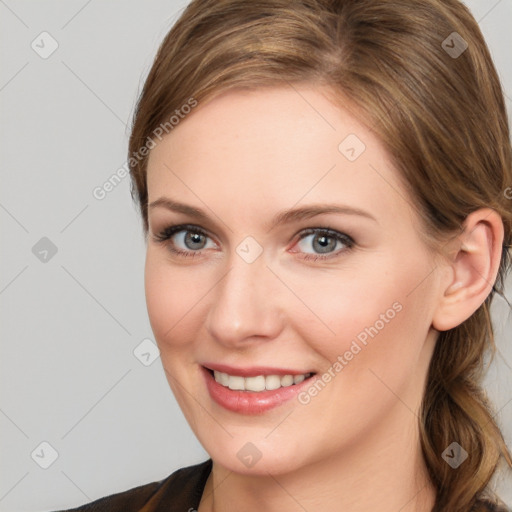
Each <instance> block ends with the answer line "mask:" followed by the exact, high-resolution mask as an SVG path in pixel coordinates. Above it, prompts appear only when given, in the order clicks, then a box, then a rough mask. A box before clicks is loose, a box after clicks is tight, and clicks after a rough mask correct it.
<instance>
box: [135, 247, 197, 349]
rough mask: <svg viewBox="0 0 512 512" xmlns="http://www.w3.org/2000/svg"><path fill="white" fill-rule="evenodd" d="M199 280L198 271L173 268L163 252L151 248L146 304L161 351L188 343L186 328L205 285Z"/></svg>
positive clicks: (147, 260)
mask: <svg viewBox="0 0 512 512" xmlns="http://www.w3.org/2000/svg"><path fill="white" fill-rule="evenodd" d="M200 280H201V279H200V276H199V275H198V274H197V272H196V273H195V274H192V273H189V272H186V271H183V270H179V269H177V270H173V269H172V267H171V265H170V264H169V262H167V261H166V260H165V258H163V257H162V255H161V254H156V251H153V250H152V249H151V248H148V251H147V255H146V265H145V279H144V281H145V291H146V304H147V309H148V315H149V320H150V323H151V328H152V330H153V333H154V335H155V338H156V341H157V343H158V345H159V347H160V350H161V351H166V350H169V349H171V348H172V347H175V348H178V347H179V345H180V344H181V345H184V344H186V343H187V339H188V338H189V337H188V336H187V332H186V329H187V326H188V327H190V321H189V320H190V318H191V317H192V316H193V314H194V312H195V309H196V308H197V307H198V306H199V301H200V299H201V297H200V295H199V292H200V291H201V290H204V289H205V286H204V284H203V285H202V286H200V282H199V281H200ZM203 293H204V292H203ZM192 324H193V322H192ZM184 329H185V331H184ZM178 333H179V335H178Z"/></svg>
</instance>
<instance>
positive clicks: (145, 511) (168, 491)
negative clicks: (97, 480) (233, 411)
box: [56, 459, 212, 512]
mask: <svg viewBox="0 0 512 512" xmlns="http://www.w3.org/2000/svg"><path fill="white" fill-rule="evenodd" d="M211 469H212V460H211V459H208V460H207V461H205V462H202V463H201V464H196V465H195V466H188V467H186V468H181V469H178V470H177V471H175V472H174V473H172V474H171V475H169V476H168V477H167V478H165V479H163V480H160V481H158V482H152V483H150V484H145V485H141V486H139V487H134V488H133V489H129V490H127V491H124V492H120V493H117V494H112V495H110V496H106V497H104V498H100V499H98V500H96V501H93V502H91V503H87V504H86V505H82V506H80V507H77V508H72V509H68V510H61V511H56V512H193V511H197V508H198V507H199V502H200V501H201V496H202V495H203V490H204V486H205V485H206V480H207V479H208V476H209V474H210V471H211ZM190 509H192V510H190Z"/></svg>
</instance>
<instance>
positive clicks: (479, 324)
mask: <svg viewBox="0 0 512 512" xmlns="http://www.w3.org/2000/svg"><path fill="white" fill-rule="evenodd" d="M454 33H456V34H454ZM464 43H465V44H467V48H466V49H465V44H464ZM464 49H465V50H464ZM297 83H309V84H318V85H321V86H327V87H328V88H329V90H331V91H332V101H334V102H335V101H340V100H341V99H343V98H345V99H348V100H349V101H350V104H351V105H354V106H355V107H356V108H357V109H358V112H359V114H360V116H361V117H362V119H364V120H365V122H366V124H367V125H368V126H369V127H370V129H371V130H373V131H374V132H375V134H376V135H377V137H378V138H379V139H380V141H381V142H382V143H383V144H384V147H385V148H386V150H387V151H388V153H389V155H390V156H391V158H392V161H393V163H394V165H395V167H396V168H397V169H398V171H399V173H400V175H401V177H402V179H403V180H404V183H405V184H406V186H407V187H408V189H409V191H410V194H411V197H413V198H414V200H415V201H414V203H415V204H416V207H417V210H418V213H419V214H420V216H421V218H422V219H423V224H424V231H425V236H426V240H428V241H430V242H431V243H432V245H433V246H437V247H438V248H439V247H441V246H442V243H444V242H445V241H446V240H447V239H448V238H449V237H450V236H451V237H453V236H456V235H458V234H459V233H460V229H461V225H462V223H463V221H464V219H465V218H466V217H467V216H468V215H469V214H470V213H471V212H473V211H475V210H477V209H478V208H481V207H490V208H493V209H494V210H495V211H497V212H498V213H499V214H500V216H501V218H502V220H503V224H504V228H505V247H504V249H503V251H502V258H501V264H500V269H499V275H498V277H497V280H496V283H495V285H494V287H493V290H492V292H491V293H490V294H489V296H488V297H487V299H486V300H485V302H484V303H483V304H482V305H481V307H480V308H479V309H478V310H477V311H476V312H475V313H474V314H473V315H472V316H471V317H470V318H469V319H468V320H466V321H465V322H463V323H462V324H461V325H459V326H458V327H456V328H454V329H451V330H449V331H446V332H441V333H440V335H439V338H438V340H437V344H436V348H435V351H434V354H433V357H432V361H431V364H430V368H429V374H428V379H427V384H426V390H425V395H424V400H423V403H422V410H421V417H420V426H419V428H420V434H421V443H422V449H423V454H424V459H425V463H426V466H427V468H428V471H429V475H430V478H431V480H432V482H433V484H434V485H435V488H436V490H437V498H436V504H435V507H434V511H436V512H437V511H449V512H468V511H470V510H472V511H480V510H487V508H485V505H484V502H483V498H484V497H486V496H488V497H489V498H490V497H491V494H490V491H488V487H489V486H488V484H489V481H490V479H491V477H492V475H493V474H494V473H495V471H496V468H497V466H498V462H499V460H500V456H501V455H503V456H504V458H505V460H506V461H507V462H508V464H509V466H512V458H511V456H510V453H509V451H508V449H507V447H506V445H505V442H504V439H503V437H502V434H501V432H500V429H499V427H498V425H497V424H496V422H495V420H494V417H493V412H492V409H491V407H490V404H489V403H488V401H487V399H486V397H485V394H484V392H483V391H482V388H481V386H480V382H481V377H482V372H483V366H484V363H483V360H484V355H485V354H486V351H487V350H489V349H490V351H491V354H493V353H494V350H495V348H494V338H493V329H492V326H491V322H490V318H489V306H490V303H491V300H492V298H493V295H494V293H495V292H498V293H499V294H500V295H503V285H504V280H505V276H506V274H507V272H508V270H509V269H510V253H509V251H508V250H507V248H508V247H509V246H510V243H511V239H512V212H511V208H510V203H509V202H508V201H509V200H510V197H507V196H508V194H506V193H505V192H506V190H511V189H510V188H509V187H511V186H512V149H511V144H510V134H509V126H508V120H507V114H506V109H505V103H504V97H503V92H502V89H501V85H500V81H499V78H498V75H497V73H496V70H495V68H494V65H493V62H492V59H491V56H490V54H489V50H488V48H487V46H486V43H485V41H484V39H483V36H482V34H481V32H480V29H479V27H478V24H477V22H476V21H475V20H474V18H473V17H472V15H471V14H470V12H469V11H468V9H467V8H466V7H465V6H464V5H463V4H462V3H460V2H459V1H458V0H395V1H393V2H390V1H388V0H251V1H250V2H248V1H246V0H195V1H193V2H191V3H190V4H189V5H188V7H187V8H186V9H185V11H184V12H183V13H182V15H181V17H180V19H179V20H178V21H177V23H176V24H175V25H174V26H173V28H172V29H171V31H170V32H169V34H168V35H167V37H166V38H165V40H164V41H163V43H162V45H161V47H160V49H159V51H158V54H157V56H156V59H155V62H154V64H153V67H152V69H151V71H150V73H149V76H148V78H147V80H146V82H145V86H144V89H143V91H142V94H141V97H140V99H139V102H138V105H137V109H136V112H135V116H134V122H133V129H132V134H131V138H130V144H129V152H130V155H131V158H130V160H129V165H130V172H131V177H132V180H133V181H132V187H133V188H132V194H133V195H134V197H135V198H136V199H137V201H138V203H139V205H140V209H141V213H142V219H143V222H144V231H145V232H146V233H147V230H148V221H147V200H148V195H147V188H146V167H147V156H143V157H142V158H139V157H137V158H133V155H140V148H141V147H143V146H144V145H147V144H148V141H151V140H152V139H154V137H155V134H156V133H160V132H158V130H159V128H158V127H159V126H161V125H162V124H163V125H165V126H167V128H168V129H166V130H165V131H166V132H168V131H169V130H170V129H172V126H170V125H169V123H168V122H167V121H166V119H167V118H168V116H169V115H170V114H171V113H172V112H177V111H180V112H182V110H181V109H182V107H183V106H184V105H186V104H190V101H191V98H193V101H197V102H198V103H199V104H201V103H205V102H206V101H209V100H210V99H212V98H213V97H214V96H215V95H217V94H219V93H220V92H224V91H226V90H228V89H235V88H260V87H265V86H278V85H283V84H289V85H293V84H297ZM180 117H181V116H180ZM166 123H167V124H166ZM452 442H457V443H459V444H460V445H461V446H462V447H463V448H464V449H465V450H466V452H468V454H469V456H468V458H467V460H466V461H465V462H464V463H463V464H461V465H460V467H458V468H457V469H452V467H450V465H448V464H447V463H446V462H445V460H444V459H443V458H442V453H443V451H444V450H445V449H446V448H447V447H448V446H449V445H450V444H451V443H452ZM480 500H482V501H480Z"/></svg>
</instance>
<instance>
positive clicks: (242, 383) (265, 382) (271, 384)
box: [213, 371, 312, 392]
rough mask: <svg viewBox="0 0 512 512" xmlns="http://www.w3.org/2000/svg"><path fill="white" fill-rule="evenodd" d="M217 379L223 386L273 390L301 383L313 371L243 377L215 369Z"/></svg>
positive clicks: (240, 389) (258, 390) (214, 373)
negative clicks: (299, 373) (297, 373)
mask: <svg viewBox="0 0 512 512" xmlns="http://www.w3.org/2000/svg"><path fill="white" fill-rule="evenodd" d="M213 375H214V378H215V381H216V382H218V383H219V384H220V385H221V386H224V387H226V388H229V389H232V390H238V391H252V392H260V391H272V390H274V389H279V388H284V387H288V386H293V385H294V384H300V383H301V382H302V381H303V380H305V379H307V378H309V377H311V375H312V374H311V373H306V374H301V375H282V376H280V375H256V376H254V377H241V376H239V375H229V374H227V373H223V372H219V371H214V372H213Z"/></svg>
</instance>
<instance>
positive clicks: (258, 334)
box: [206, 254, 284, 348]
mask: <svg viewBox="0 0 512 512" xmlns="http://www.w3.org/2000/svg"><path fill="white" fill-rule="evenodd" d="M230 263H231V265H230V267H229V270H228V271H227V273H226V274H225V275H224V277H223V278H222V279H221V280H220V281H219V282H218V284H217V285H216V287H215V288H214V290H213V291H212V294H211V299H210V301H211V302H210V308H209V311H208V314H207V318H206V329H207V330H208V332H209V333H210V335H211V336H212V338H214V339H215V340H217V341H218V342H219V343H221V344H223V345H225V346H226V347H228V348H239V347H241V346H245V345H247V343H248V342H249V341H253V342H254V341H256V340H260V341H261V340H262V339H265V340H267V341H268V340H270V339H274V338H276V337H277V336H278V335H279V333H280V332H281V331H282V329H283V326H284V314H283V310H282V308H281V307H280V304H281V302H280V297H281V295H282V294H281V293H280V291H279V289H278V287H279V284H280V283H279V281H278V280H277V279H276V277H275V275H273V273H272V272H271V271H270V270H269V269H268V268H267V266H266V263H265V260H264V258H263V256H260V257H259V258H258V259H257V260H256V261H255V262H253V263H247V262H246V261H244V260H243V259H242V258H240V257H239V256H238V254H233V257H232V258H231V261H230Z"/></svg>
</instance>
